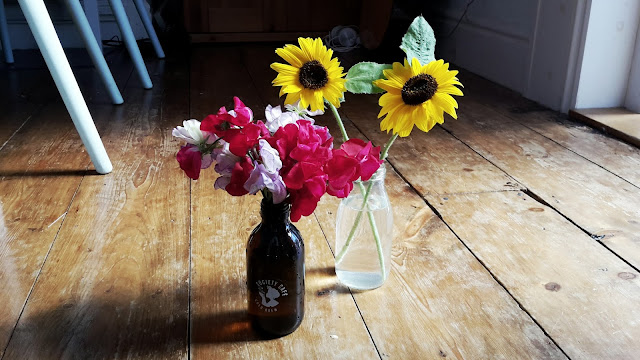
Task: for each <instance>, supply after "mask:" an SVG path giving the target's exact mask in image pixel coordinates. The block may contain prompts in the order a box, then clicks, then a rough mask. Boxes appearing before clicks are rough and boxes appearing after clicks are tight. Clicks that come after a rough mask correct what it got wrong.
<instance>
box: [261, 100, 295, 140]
mask: <svg viewBox="0 0 640 360" xmlns="http://www.w3.org/2000/svg"><path fill="white" fill-rule="evenodd" d="M264 116H265V118H266V121H265V125H267V129H269V132H270V133H272V134H273V133H275V132H276V131H278V129H279V128H281V127H284V126H286V125H287V124H295V122H296V121H297V120H299V119H300V116H298V115H297V114H295V113H293V112H285V113H283V112H282V109H281V108H280V106H276V107H271V105H267V108H266V109H265V110H264Z"/></svg>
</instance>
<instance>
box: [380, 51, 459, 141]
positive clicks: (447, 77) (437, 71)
mask: <svg viewBox="0 0 640 360" xmlns="http://www.w3.org/2000/svg"><path fill="white" fill-rule="evenodd" d="M457 74H458V71H457V70H449V64H448V63H445V62H444V61H443V60H437V61H432V62H430V63H428V64H426V65H420V61H418V59H416V58H413V59H412V61H411V65H409V62H408V61H407V59H404V66H403V65H402V64H400V63H399V62H396V63H393V68H392V69H388V70H384V76H385V77H386V78H387V79H386V80H385V79H380V80H376V81H374V82H373V83H374V85H376V86H377V87H379V88H381V89H383V90H385V91H386V94H384V95H382V96H381V97H380V100H379V104H380V106H382V109H381V110H380V113H379V114H378V118H381V117H383V116H385V115H386V116H385V118H384V119H383V120H382V121H381V122H380V129H381V130H382V131H387V132H389V130H393V133H394V134H398V135H399V136H401V137H405V136H408V135H409V134H410V133H411V130H413V126H414V125H416V126H417V127H418V129H420V130H422V131H424V132H427V131H429V130H431V128H433V126H434V125H435V124H436V123H439V124H442V123H443V122H444V114H443V112H446V113H447V114H449V115H451V116H452V117H453V118H454V119H457V118H458V115H456V109H457V108H458V103H457V102H456V100H455V99H454V98H453V97H452V96H451V95H457V96H462V91H461V90H460V89H458V88H457V87H455V85H459V86H462V84H461V83H460V82H459V81H458V78H456V75H457Z"/></svg>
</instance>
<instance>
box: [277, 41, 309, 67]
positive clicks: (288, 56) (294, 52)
mask: <svg viewBox="0 0 640 360" xmlns="http://www.w3.org/2000/svg"><path fill="white" fill-rule="evenodd" d="M276 54H278V56H280V57H281V58H283V59H284V60H285V61H286V62H288V63H289V64H291V66H294V67H296V68H299V67H300V66H302V64H304V61H303V60H304V59H303V56H304V54H303V53H302V50H300V48H299V47H297V46H294V45H286V46H285V47H283V48H280V49H277V50H276Z"/></svg>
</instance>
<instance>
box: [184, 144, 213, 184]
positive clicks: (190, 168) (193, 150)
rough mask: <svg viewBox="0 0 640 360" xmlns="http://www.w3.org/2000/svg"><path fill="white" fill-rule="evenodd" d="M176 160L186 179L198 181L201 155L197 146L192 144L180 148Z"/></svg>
mask: <svg viewBox="0 0 640 360" xmlns="http://www.w3.org/2000/svg"><path fill="white" fill-rule="evenodd" d="M176 159H177V160H178V163H179V164H180V168H181V169H182V170H184V172H185V173H186V174H187V176H188V177H190V178H192V179H193V180H198V178H199V177H200V168H201V166H202V154H201V153H200V150H198V147H197V146H195V145H193V144H187V145H184V146H182V148H180V151H178V155H176ZM209 164H211V163H209Z"/></svg>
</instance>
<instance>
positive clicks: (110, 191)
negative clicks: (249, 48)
mask: <svg viewBox="0 0 640 360" xmlns="http://www.w3.org/2000/svg"><path fill="white" fill-rule="evenodd" d="M167 63H168V64H167V65H169V64H170V61H167ZM166 70H167V71H166V74H167V75H165V76H160V77H157V76H156V77H155V78H154V82H155V84H156V87H155V88H154V90H152V91H144V90H142V89H141V88H130V89H128V91H126V92H125V94H126V95H125V98H126V99H127V103H126V104H125V105H124V106H121V107H116V108H112V109H113V112H112V113H109V112H108V111H105V113H107V114H109V115H111V116H110V117H109V118H108V119H104V121H105V123H107V124H108V129H107V130H106V131H103V133H102V137H103V141H104V143H105V146H106V148H107V151H108V152H109V154H110V156H111V157H112V159H113V163H114V165H115V166H114V171H113V173H111V174H109V175H104V176H86V177H85V178H84V179H82V184H81V186H80V188H79V189H78V193H77V194H76V196H75V199H74V202H73V204H72V206H71V208H70V210H69V214H68V215H67V217H66V218H65V220H64V226H63V227H62V229H61V230H60V233H59V235H58V238H57V240H56V243H55V246H54V247H53V248H52V250H51V253H50V255H49V257H48V260H47V262H46V264H45V266H44V268H43V270H42V274H41V275H40V278H39V280H38V282H37V284H36V286H35V287H34V290H33V293H32V295H31V297H30V299H29V302H28V304H27V306H26V308H25V310H24V313H23V314H22V317H21V318H20V321H19V323H18V325H17V328H16V330H15V332H14V334H13V337H12V339H11V342H10V343H9V346H8V348H7V351H6V354H5V358H6V359H24V358H38V359H40V358H150V359H158V358H171V359H175V358H186V357H187V351H188V350H187V332H188V325H187V322H188V261H189V253H188V251H189V242H188V241H189V237H188V234H189V228H188V213H189V187H188V186H189V184H188V182H187V181H185V179H184V177H183V175H182V174H181V173H180V171H179V170H177V169H175V168H173V167H171V168H169V167H168V165H169V164H173V161H174V160H173V159H174V156H175V150H176V148H177V142H176V141H174V140H173V139H172V138H171V135H170V126H172V125H173V123H174V121H175V120H174V119H175V118H184V117H186V115H187V113H186V110H187V109H188V77H187V75H188V73H187V71H186V64H184V63H182V64H172V65H171V66H168V68H167V69H166ZM164 89H167V90H164ZM98 127H99V128H103V127H104V124H100V125H99V126H98ZM86 164H88V160H86Z"/></svg>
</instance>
